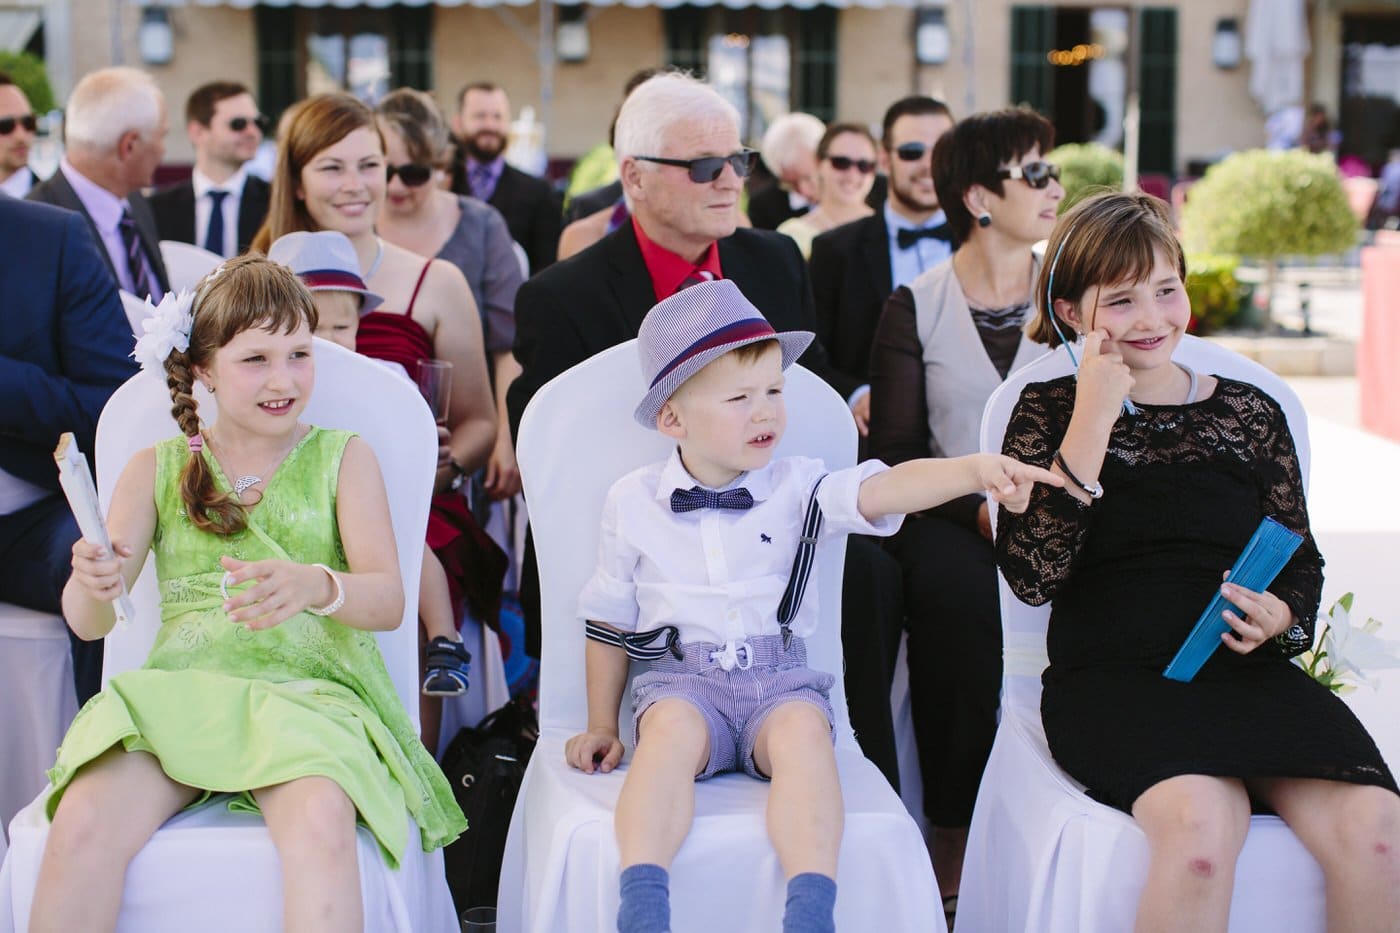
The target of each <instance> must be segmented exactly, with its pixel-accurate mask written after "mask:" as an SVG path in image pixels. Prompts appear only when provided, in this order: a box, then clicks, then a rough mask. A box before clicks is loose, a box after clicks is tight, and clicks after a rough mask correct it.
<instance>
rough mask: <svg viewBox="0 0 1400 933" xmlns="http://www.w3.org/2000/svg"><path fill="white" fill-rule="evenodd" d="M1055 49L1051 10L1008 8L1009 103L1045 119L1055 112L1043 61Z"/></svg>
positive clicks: (1050, 81)
mask: <svg viewBox="0 0 1400 933" xmlns="http://www.w3.org/2000/svg"><path fill="white" fill-rule="evenodd" d="M1054 47H1055V9H1054V7H1048V6H1014V7H1012V8H1011V102H1012V103H1013V104H1026V105H1027V106H1029V107H1032V108H1034V109H1035V110H1037V111H1039V112H1040V113H1042V114H1044V115H1046V116H1047V117H1048V116H1050V115H1051V114H1053V113H1054V112H1055V81H1054V76H1053V75H1052V74H1051V65H1050V61H1049V59H1047V58H1046V55H1047V54H1048V53H1049V52H1050V50H1051V49H1053V48H1054Z"/></svg>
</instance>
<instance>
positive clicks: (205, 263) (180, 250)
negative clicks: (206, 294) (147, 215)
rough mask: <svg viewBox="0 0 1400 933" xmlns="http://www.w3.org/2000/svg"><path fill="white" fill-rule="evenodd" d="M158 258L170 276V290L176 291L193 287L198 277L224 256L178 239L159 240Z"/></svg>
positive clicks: (207, 272) (204, 274)
mask: <svg viewBox="0 0 1400 933" xmlns="http://www.w3.org/2000/svg"><path fill="white" fill-rule="evenodd" d="M160 258H161V260H162V261H163V262H164V263H165V271H166V273H167V275H169V277H170V290H171V291H173V292H176V293H178V292H180V291H182V290H184V289H186V288H194V287H195V285H196V284H197V283H198V282H199V280H200V279H202V278H204V277H205V276H206V275H208V274H209V273H210V272H212V271H214V269H215V267H217V266H218V265H219V263H221V262H223V261H224V257H222V256H220V255H219V254H218V253H214V252H210V251H209V250H207V249H205V248H204V247H202V246H195V245H194V244H193V243H181V242H180V241H179V240H161V241H160Z"/></svg>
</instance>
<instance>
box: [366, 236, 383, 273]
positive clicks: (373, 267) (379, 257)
mask: <svg viewBox="0 0 1400 933" xmlns="http://www.w3.org/2000/svg"><path fill="white" fill-rule="evenodd" d="M374 243H375V246H376V247H377V249H375V251H374V262H372V263H370V264H369V268H368V269H366V270H365V281H366V282H368V281H369V280H370V279H372V278H374V274H375V273H376V272H378V271H379V264H380V263H381V262H383V261H384V241H383V240H381V239H380V238H379V237H375V238H374Z"/></svg>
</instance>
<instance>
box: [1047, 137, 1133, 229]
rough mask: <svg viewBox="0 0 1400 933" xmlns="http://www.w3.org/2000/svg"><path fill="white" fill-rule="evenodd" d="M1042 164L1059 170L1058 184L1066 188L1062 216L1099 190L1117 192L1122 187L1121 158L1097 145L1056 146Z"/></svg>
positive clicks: (1114, 152)
mask: <svg viewBox="0 0 1400 933" xmlns="http://www.w3.org/2000/svg"><path fill="white" fill-rule="evenodd" d="M1045 161H1047V162H1054V163H1055V164H1056V165H1058V166H1059V167H1060V184H1062V185H1064V186H1065V199H1064V200H1063V201H1061V202H1060V213H1061V214H1063V213H1064V212H1065V211H1067V210H1069V209H1070V208H1071V207H1073V206H1074V203H1075V202H1076V201H1080V200H1082V199H1084V198H1085V197H1086V196H1088V195H1091V194H1094V193H1096V192H1097V191H1099V190H1101V189H1104V188H1110V189H1112V190H1114V191H1119V190H1121V189H1122V187H1123V154H1122V153H1121V152H1119V151H1118V150H1116V149H1110V148H1108V147H1107V146H1103V145H1100V144H1099V143H1067V144H1066V145H1063V146H1057V147H1055V148H1054V149H1052V150H1050V152H1049V153H1047V154H1046V156H1045Z"/></svg>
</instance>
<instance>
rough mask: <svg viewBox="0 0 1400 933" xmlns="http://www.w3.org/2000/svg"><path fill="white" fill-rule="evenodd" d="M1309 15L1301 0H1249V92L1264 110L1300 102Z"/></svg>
mask: <svg viewBox="0 0 1400 933" xmlns="http://www.w3.org/2000/svg"><path fill="white" fill-rule="evenodd" d="M1309 49H1310V45H1309V42H1308V18H1307V11H1306V9H1305V7H1304V0H1250V3H1249V21H1248V22H1247V23H1246V26H1245V39H1244V53H1245V55H1246V56H1248V57H1249V60H1250V62H1251V67H1250V75H1249V93H1250V94H1252V95H1254V99H1255V100H1257V101H1259V106H1261V107H1263V108H1264V112H1265V113H1276V112H1277V111H1279V110H1282V109H1283V108H1285V107H1291V106H1295V105H1301V104H1302V103H1303V59H1304V58H1306V57H1307V54H1308V51H1309Z"/></svg>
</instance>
